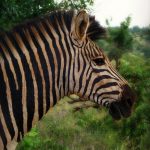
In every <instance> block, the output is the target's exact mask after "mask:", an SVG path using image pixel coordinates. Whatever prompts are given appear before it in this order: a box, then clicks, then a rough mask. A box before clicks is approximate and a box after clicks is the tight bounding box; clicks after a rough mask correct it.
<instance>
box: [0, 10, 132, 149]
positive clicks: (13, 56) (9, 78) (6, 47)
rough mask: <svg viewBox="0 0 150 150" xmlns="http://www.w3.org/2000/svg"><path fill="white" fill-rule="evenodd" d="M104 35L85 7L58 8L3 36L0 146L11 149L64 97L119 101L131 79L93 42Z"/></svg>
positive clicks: (0, 45)
mask: <svg viewBox="0 0 150 150" xmlns="http://www.w3.org/2000/svg"><path fill="white" fill-rule="evenodd" d="M103 33H104V30H103V28H102V27H101V26H100V25H99V24H98V23H97V22H96V21H95V19H94V17H92V16H89V15H88V14H87V13H86V12H85V11H80V12H76V11H68V12H65V11H58V12H53V13H50V15H48V16H45V17H41V18H40V19H37V20H34V21H30V22H27V23H25V24H23V25H20V26H18V27H15V28H14V29H13V30H12V31H10V32H5V33H3V34H1V37H0V150H3V149H11V148H10V146H9V145H10V143H11V142H12V141H20V140H21V139H22V138H23V137H24V135H25V134H26V133H27V132H28V131H29V130H30V129H31V128H32V126H33V125H35V123H36V122H37V121H38V120H40V119H41V118H42V116H43V115H44V114H46V112H47V111H48V110H49V109H50V107H53V106H54V105H55V104H56V103H57V101H58V100H59V99H61V98H62V97H64V96H65V95H69V94H71V93H76V94H77V95H79V96H80V97H83V98H87V99H90V100H93V101H95V102H96V103H98V104H100V105H104V106H107V107H110V104H111V103H112V102H115V101H119V100H121V98H122V95H124V93H125V92H124V86H125V85H127V82H126V81H125V80H124V79H123V78H122V77H121V76H120V75H119V74H118V73H116V71H115V70H114V69H113V68H112V66H111V65H110V63H109V60H108V59H107V57H106V56H105V55H104V54H103V52H102V50H101V49H100V48H98V46H97V45H96V44H95V43H94V42H93V41H92V40H95V39H97V37H98V36H101V35H102V34H103ZM101 60H102V62H101ZM99 62H100V63H99ZM128 89H129V88H128ZM126 91H127V90H126ZM128 93H129V90H128ZM128 95H131V94H128ZM130 97H131V96H130ZM112 107H113V106H112ZM125 108H126V109H127V108H128V106H125ZM128 109H129V108H128ZM110 110H111V109H110ZM110 113H111V114H112V116H113V117H114V118H115V117H116V119H120V115H118V116H115V115H113V114H114V112H113V111H111V112H110ZM115 114H116V113H115ZM129 114H130V109H129V111H127V115H124V116H125V117H126V116H129Z"/></svg>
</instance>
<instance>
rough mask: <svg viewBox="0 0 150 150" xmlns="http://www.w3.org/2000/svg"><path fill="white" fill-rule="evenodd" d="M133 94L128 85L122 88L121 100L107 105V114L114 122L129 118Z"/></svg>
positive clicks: (133, 100) (133, 99)
mask: <svg viewBox="0 0 150 150" xmlns="http://www.w3.org/2000/svg"><path fill="white" fill-rule="evenodd" d="M134 102H135V94H134V93H133V91H132V90H131V89H130V87H129V86H128V85H125V86H124V87H123V93H122V97H121V100H119V101H117V100H116V101H114V102H112V103H111V104H110V105H109V113H110V115H111V116H112V117H113V119H115V120H120V119H121V118H128V117H129V116H131V112H132V108H133V104H134Z"/></svg>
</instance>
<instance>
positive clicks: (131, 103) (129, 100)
mask: <svg viewBox="0 0 150 150" xmlns="http://www.w3.org/2000/svg"><path fill="white" fill-rule="evenodd" d="M126 101H127V104H128V105H129V106H130V107H132V105H133V102H132V100H131V99H130V98H127V100H126Z"/></svg>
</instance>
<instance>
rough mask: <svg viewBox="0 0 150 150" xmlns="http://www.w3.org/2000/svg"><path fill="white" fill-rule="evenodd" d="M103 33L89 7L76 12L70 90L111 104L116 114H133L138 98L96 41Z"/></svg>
mask: <svg viewBox="0 0 150 150" xmlns="http://www.w3.org/2000/svg"><path fill="white" fill-rule="evenodd" d="M103 33H104V28H102V27H101V26H100V25H99V23H98V22H97V21H95V18H94V17H92V16H90V15H88V14H87V13H86V12H85V11H79V12H78V13H77V14H76V15H75V16H74V19H73V21H72V29H71V33H70V36H71V40H72V43H73V50H74V61H73V63H72V66H73V68H74V69H73V70H72V71H73V77H72V81H71V82H70V84H71V85H70V87H72V88H71V89H70V90H71V91H72V93H76V94H77V95H78V96H80V97H81V98H84V99H90V100H92V101H94V102H96V103H97V104H99V105H102V106H105V107H107V108H109V113H110V114H111V115H112V117H113V118H114V119H120V118H121V117H128V116H130V114H131V108H132V106H133V103H134V100H135V98H134V94H133V92H132V90H131V89H130V87H129V85H128V83H127V81H126V80H125V79H124V78H123V77H122V76H121V75H119V73H118V72H117V71H116V70H115V69H114V68H113V66H112V65H111V63H110V61H109V59H108V58H107V56H106V55H105V54H104V52H103V50H102V49H101V48H99V47H98V45H97V44H96V43H95V42H94V40H96V39H97V38H98V37H99V36H101V35H103Z"/></svg>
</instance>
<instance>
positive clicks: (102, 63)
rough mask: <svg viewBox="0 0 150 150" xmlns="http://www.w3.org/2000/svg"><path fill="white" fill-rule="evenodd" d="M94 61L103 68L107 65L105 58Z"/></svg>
mask: <svg viewBox="0 0 150 150" xmlns="http://www.w3.org/2000/svg"><path fill="white" fill-rule="evenodd" d="M93 61H94V63H95V64H96V65H98V66H102V65H104V64H105V61H104V58H96V59H93Z"/></svg>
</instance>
